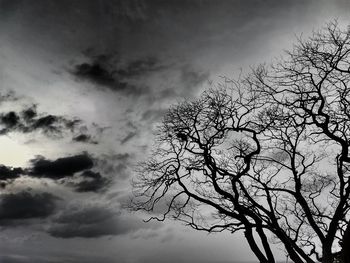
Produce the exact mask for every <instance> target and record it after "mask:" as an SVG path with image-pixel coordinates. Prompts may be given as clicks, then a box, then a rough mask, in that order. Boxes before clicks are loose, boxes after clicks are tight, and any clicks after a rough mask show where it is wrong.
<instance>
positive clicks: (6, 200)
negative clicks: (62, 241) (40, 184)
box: [0, 191, 58, 225]
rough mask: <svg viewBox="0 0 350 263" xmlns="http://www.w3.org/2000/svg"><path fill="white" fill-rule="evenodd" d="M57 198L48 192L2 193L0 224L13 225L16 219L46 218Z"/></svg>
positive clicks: (52, 211)
mask: <svg viewBox="0 0 350 263" xmlns="http://www.w3.org/2000/svg"><path fill="white" fill-rule="evenodd" d="M57 200H58V198H57V197H56V196H54V195H52V194H50V193H46V192H45V193H30V192H27V191H24V192H19V193H10V194H3V195H1V197H0V224H1V225H8V224H10V225H13V224H16V222H17V223H18V221H17V220H23V219H31V218H46V217H48V216H50V215H52V214H53V213H54V211H55V208H56V201H57Z"/></svg>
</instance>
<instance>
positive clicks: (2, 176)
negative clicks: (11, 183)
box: [0, 165, 24, 181]
mask: <svg viewBox="0 0 350 263" xmlns="http://www.w3.org/2000/svg"><path fill="white" fill-rule="evenodd" d="M23 173H24V171H23V169H22V168H18V167H16V168H14V167H10V166H5V165H0V181H4V180H8V179H16V178H18V177H19V176H20V175H21V174H23Z"/></svg>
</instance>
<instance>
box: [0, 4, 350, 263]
mask: <svg viewBox="0 0 350 263" xmlns="http://www.w3.org/2000/svg"><path fill="white" fill-rule="evenodd" d="M333 19H338V22H339V23H340V24H341V25H344V26H347V25H348V24H350V2H349V1H347V0H334V1H327V0H314V1H311V0H310V1H306V0H305V1H302V0H285V1H280V0H232V1H228V0H226V1H224V0H218V1H214V0H192V1H190V0H187V1H186V0H179V1H175V0H168V1H167V0H100V1H98V0H73V1H72V0H35V1H28V0H27V1H26V0H0V59H1V60H0V78H1V82H0V164H1V165H0V187H1V188H0V189H1V192H0V229H1V231H0V251H1V252H0V253H1V255H0V262H4V263H8V262H11V263H19V262H21V263H22V262H37V263H44V262H45V263H49V262H50V263H51V262H52V263H56V262H65V263H78V262H91V263H92V262H103V263H151V262H152V263H153V262H170V263H171V262H183V263H187V262H193V263H196V262H201V263H209V262H212V263H224V262H225V263H229V262H231V263H237V262H242V261H251V260H254V256H253V255H252V253H251V252H250V251H249V249H248V246H247V244H246V243H245V241H244V239H243V238H242V236H241V235H240V234H238V235H231V234H229V233H222V234H216V235H207V234H205V233H197V232H195V231H194V230H191V229H188V228H185V227H184V226H182V225H181V224H178V223H175V222H172V221H165V222H164V223H156V222H151V223H144V222H143V221H142V218H145V217H144V215H142V214H131V213H129V212H128V211H126V210H125V208H123V207H124V206H123V205H124V204H125V203H126V202H127V201H128V199H129V198H130V196H131V187H130V181H131V179H132V177H133V175H134V168H133V167H134V166H135V164H136V163H137V162H138V161H141V160H144V159H145V158H146V156H147V154H148V153H149V151H150V149H151V148H152V140H153V133H154V131H155V128H156V125H157V122H159V121H160V120H161V118H162V115H163V114H164V112H165V111H166V109H167V108H168V107H169V106H170V105H171V104H173V103H176V102H178V101H181V100H183V99H184V98H194V97H196V96H198V95H199V94H200V93H201V91H203V90H205V89H206V88H208V87H209V86H210V83H217V82H219V81H220V80H221V77H222V76H227V77H232V76H237V74H239V72H240V70H241V69H242V70H247V69H249V66H254V65H257V64H259V63H263V62H267V63H269V62H271V61H273V59H274V58H276V57H279V56H281V55H283V50H286V49H290V48H291V47H292V44H293V42H295V39H296V36H300V34H301V33H303V36H307V35H309V34H310V32H311V31H312V30H313V29H318V28H320V27H322V26H324V25H325V23H326V22H329V21H331V20H333ZM278 253H280V259H281V260H283V259H284V257H283V252H282V251H281V252H278Z"/></svg>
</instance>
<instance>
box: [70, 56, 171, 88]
mask: <svg viewBox="0 0 350 263" xmlns="http://www.w3.org/2000/svg"><path fill="white" fill-rule="evenodd" d="M84 54H85V56H86V61H85V62H83V63H78V64H76V65H74V66H73V69H70V70H69V72H70V73H71V74H72V75H73V76H75V77H76V78H77V79H78V80H82V81H88V82H91V83H94V84H97V85H98V86H99V87H105V88H108V89H109V90H112V91H115V92H122V93H123V94H125V95H141V94H146V93H147V92H148V91H149V88H148V87H147V86H146V85H141V84H140V83H138V82H139V81H140V79H142V78H144V77H146V76H148V75H149V74H151V73H154V72H160V71H162V70H164V69H166V68H168V67H169V66H167V65H163V64H162V63H160V61H159V60H158V59H157V58H155V57H142V58H138V59H135V60H129V61H127V62H125V61H124V62H121V61H120V59H119V57H116V56H114V55H108V54H99V55H95V54H94V52H93V51H91V50H88V51H85V52H84Z"/></svg>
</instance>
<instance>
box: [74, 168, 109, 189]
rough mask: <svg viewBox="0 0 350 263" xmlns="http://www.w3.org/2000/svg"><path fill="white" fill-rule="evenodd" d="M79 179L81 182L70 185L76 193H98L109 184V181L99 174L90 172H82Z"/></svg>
mask: <svg viewBox="0 0 350 263" xmlns="http://www.w3.org/2000/svg"><path fill="white" fill-rule="evenodd" d="M79 177H80V178H83V180H80V181H79V182H72V183H70V184H71V185H72V186H73V188H74V190H75V191H77V192H98V191H100V190H102V189H104V188H105V187H106V186H107V185H108V184H109V183H110V180H108V179H107V178H105V177H102V176H101V174H100V173H97V172H93V171H90V170H88V171H84V172H83V173H81V174H80V175H79Z"/></svg>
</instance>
